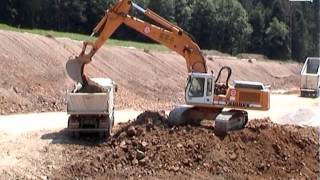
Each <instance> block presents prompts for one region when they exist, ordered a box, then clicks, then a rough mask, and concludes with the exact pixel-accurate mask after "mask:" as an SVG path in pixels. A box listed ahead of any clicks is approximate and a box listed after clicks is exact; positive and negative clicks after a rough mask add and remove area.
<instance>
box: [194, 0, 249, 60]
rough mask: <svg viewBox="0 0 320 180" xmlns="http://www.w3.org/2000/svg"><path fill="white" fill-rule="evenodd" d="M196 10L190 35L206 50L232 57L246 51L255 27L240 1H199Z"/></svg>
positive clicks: (195, 6)
mask: <svg viewBox="0 0 320 180" xmlns="http://www.w3.org/2000/svg"><path fill="white" fill-rule="evenodd" d="M193 8H194V9H193V14H192V20H191V21H192V25H191V32H193V34H194V35H195V37H196V39H197V41H198V42H199V43H200V44H201V45H202V47H203V48H206V49H211V48H214V49H218V50H220V51H223V52H228V53H232V54H237V53H239V52H244V51H245V50H246V47H247V45H248V39H249V37H250V34H251V33H252V27H251V25H250V24H249V23H248V15H247V12H246V11H245V10H244V9H243V7H242V5H241V4H240V3H239V2H238V1H236V0H215V1H212V0H204V1H197V2H196V3H195V4H194V7H193Z"/></svg>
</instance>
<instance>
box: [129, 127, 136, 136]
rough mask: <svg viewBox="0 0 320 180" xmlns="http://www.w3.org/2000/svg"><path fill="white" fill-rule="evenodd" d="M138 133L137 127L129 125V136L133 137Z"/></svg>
mask: <svg viewBox="0 0 320 180" xmlns="http://www.w3.org/2000/svg"><path fill="white" fill-rule="evenodd" d="M136 134H137V131H136V129H135V127H133V126H131V127H129V129H128V131H127V135H128V136H129V137H133V136H135V135H136Z"/></svg>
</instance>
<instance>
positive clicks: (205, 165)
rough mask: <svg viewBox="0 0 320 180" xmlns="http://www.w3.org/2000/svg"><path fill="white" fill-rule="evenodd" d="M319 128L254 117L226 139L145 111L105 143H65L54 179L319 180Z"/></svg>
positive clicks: (202, 127) (207, 128) (122, 126)
mask: <svg viewBox="0 0 320 180" xmlns="http://www.w3.org/2000/svg"><path fill="white" fill-rule="evenodd" d="M318 137H319V134H318V132H317V130H316V129H315V128H300V127H295V126H280V125H277V124H273V123H272V122H270V120H269V119H262V120H253V121H251V122H249V124H248V125H247V128H246V129H244V130H242V131H235V132H231V133H230V134H229V135H228V136H226V137H225V138H218V137H217V136H215V135H214V134H213V130H212V128H211V127H210V126H208V125H206V126H199V127H194V126H184V127H169V126H167V125H166V117H165V116H164V113H161V112H160V113H157V112H145V113H143V114H141V115H140V116H139V117H138V118H137V120H136V121H133V122H131V123H126V124H122V125H121V126H120V128H119V129H118V130H117V132H116V134H115V135H114V136H113V137H112V138H110V139H109V140H108V142H107V143H105V144H99V145H92V144H91V145H88V146H83V145H66V146H65V151H64V155H65V157H67V161H66V162H67V163H66V165H65V166H64V167H63V168H62V169H59V170H58V171H57V172H54V173H53V177H54V178H65V177H73V178H75V177H79V178H93V179H113V178H123V179H137V178H144V179H158V178H159V179H169V178H175V179H186V178H187V179H219V178H221V179H223V178H227V179H246V178H247V177H248V178H251V179H257V178H271V179H289V178H293V177H294V178H298V179H305V178H308V179H315V178H316V177H317V176H319V175H320V174H319V172H320V171H319V162H320V157H319V152H318V149H319V147H320V146H319V140H318Z"/></svg>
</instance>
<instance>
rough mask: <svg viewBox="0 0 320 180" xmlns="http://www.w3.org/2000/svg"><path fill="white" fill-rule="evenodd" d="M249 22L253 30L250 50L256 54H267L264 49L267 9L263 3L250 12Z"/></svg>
mask: <svg viewBox="0 0 320 180" xmlns="http://www.w3.org/2000/svg"><path fill="white" fill-rule="evenodd" d="M249 22H250V24H251V25H252V28H253V32H252V34H251V38H250V45H249V49H250V50H251V51H253V52H254V53H266V52H265V49H264V35H265V30H266V14H265V7H264V6H263V4H262V3H261V2H258V4H257V5H256V6H255V7H254V8H253V9H252V11H251V12H250V18H249Z"/></svg>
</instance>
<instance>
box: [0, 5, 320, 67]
mask: <svg viewBox="0 0 320 180" xmlns="http://www.w3.org/2000/svg"><path fill="white" fill-rule="evenodd" d="M117 1H118V0H90V1H82V0H24V1H23V0H1V3H0V22H1V23H5V24H9V25H12V26H15V27H19V28H36V29H39V28H40V29H50V30H51V29H52V30H58V31H68V32H77V33H85V34H90V33H91V31H92V29H93V28H94V26H95V25H96V24H97V22H98V21H99V20H100V18H101V17H102V16H103V15H104V12H105V10H106V9H107V8H109V7H110V6H111V5H113V4H114V3H115V2H117ZM134 2H135V3H137V4H139V5H140V6H142V7H144V8H150V9H151V10H153V11H155V12H156V13H158V14H159V15H161V16H162V17H164V18H166V19H167V20H169V21H171V22H172V23H174V24H177V25H179V26H180V27H182V28H183V29H184V30H186V31H187V32H189V33H190V34H192V36H193V37H194V39H196V41H197V43H198V44H199V45H200V47H201V48H205V49H217V50H220V51H223V52H228V53H232V54H237V53H240V52H252V53H262V54H265V55H268V56H270V57H274V58H283V59H287V58H293V59H295V60H299V61H303V60H304V59H305V57H306V56H320V1H319V0H314V1H313V3H309V2H289V1H288V0H134ZM130 14H131V15H133V16H135V17H138V18H141V19H143V20H146V21H150V19H148V18H146V17H145V16H144V15H143V14H142V13H140V12H138V11H136V10H132V11H131V12H130ZM150 22H152V21H150ZM113 38H118V39H127V40H138V41H147V38H145V37H144V36H143V35H141V34H139V33H136V32H135V31H134V30H131V29H130V28H127V27H125V26H121V27H120V29H118V30H117V31H116V33H115V35H114V36H113Z"/></svg>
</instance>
